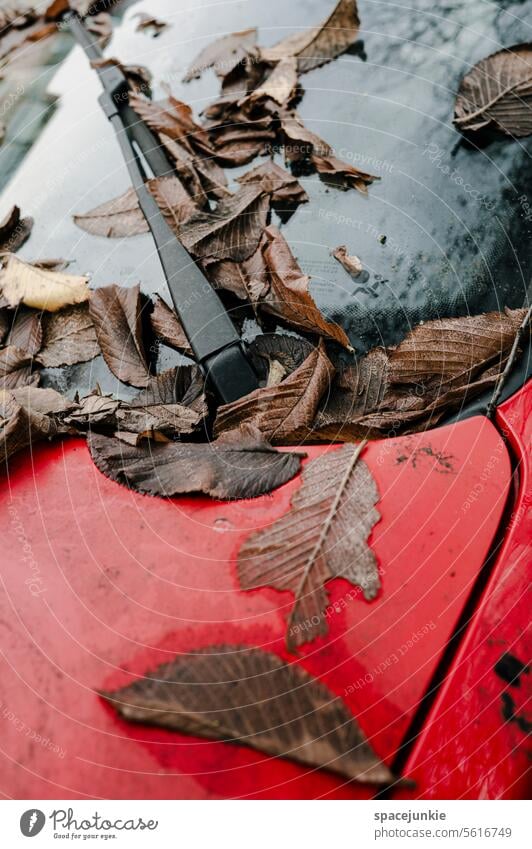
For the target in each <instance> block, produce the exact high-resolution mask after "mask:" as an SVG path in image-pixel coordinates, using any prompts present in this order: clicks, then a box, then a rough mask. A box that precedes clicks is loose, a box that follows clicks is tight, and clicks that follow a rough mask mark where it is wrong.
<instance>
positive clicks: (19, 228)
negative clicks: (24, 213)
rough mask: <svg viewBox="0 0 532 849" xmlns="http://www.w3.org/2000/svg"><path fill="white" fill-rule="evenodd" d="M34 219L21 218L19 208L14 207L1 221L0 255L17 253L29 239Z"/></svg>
mask: <svg viewBox="0 0 532 849" xmlns="http://www.w3.org/2000/svg"><path fill="white" fill-rule="evenodd" d="M32 227H33V218H29V217H27V218H21V217H20V209H19V208H18V206H12V207H11V209H10V210H9V212H8V213H7V215H6V216H5V218H4V219H3V220H2V221H0V253H16V251H18V249H19V248H21V247H22V245H23V244H24V242H25V241H26V239H28V238H29V235H30V233H31V230H32Z"/></svg>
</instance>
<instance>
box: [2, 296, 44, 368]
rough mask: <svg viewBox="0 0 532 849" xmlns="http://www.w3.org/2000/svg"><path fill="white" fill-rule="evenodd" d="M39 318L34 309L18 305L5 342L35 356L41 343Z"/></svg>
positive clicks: (41, 333)
mask: <svg viewBox="0 0 532 849" xmlns="http://www.w3.org/2000/svg"><path fill="white" fill-rule="evenodd" d="M42 337H43V332H42V326H41V318H40V315H39V313H38V312H36V311H35V310H27V309H24V308H23V307H19V308H18V309H17V311H16V313H15V318H14V319H13V324H12V325H11V330H10V331H9V336H8V337H7V341H6V344H7V345H14V346H15V348H20V350H21V351H25V352H26V354H29V355H30V356H35V354H37V353H38V351H39V350H40V348H41V345H42Z"/></svg>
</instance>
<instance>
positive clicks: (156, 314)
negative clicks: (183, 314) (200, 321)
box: [150, 295, 192, 357]
mask: <svg viewBox="0 0 532 849" xmlns="http://www.w3.org/2000/svg"><path fill="white" fill-rule="evenodd" d="M150 324H151V329H152V330H153V333H154V335H155V336H156V337H157V338H158V339H159V340H160V341H161V342H163V343H164V344H165V345H168V346H169V347H170V348H175V350H176V351H182V352H183V354H186V356H187V357H191V356H192V348H191V347H190V342H189V341H188V339H187V337H186V334H185V331H184V330H183V327H182V325H181V322H180V321H179V319H178V317H177V315H176V313H175V311H174V310H173V309H171V307H169V306H168V304H167V303H165V301H163V299H162V298H160V297H159V296H158V295H157V296H156V297H155V301H154V303H153V311H152V313H151V315H150Z"/></svg>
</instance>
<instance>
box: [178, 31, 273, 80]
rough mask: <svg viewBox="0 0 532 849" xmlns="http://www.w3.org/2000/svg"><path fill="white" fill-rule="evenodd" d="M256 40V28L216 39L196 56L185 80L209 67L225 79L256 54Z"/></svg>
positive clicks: (196, 76) (192, 77) (194, 76)
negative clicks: (250, 56)
mask: <svg viewBox="0 0 532 849" xmlns="http://www.w3.org/2000/svg"><path fill="white" fill-rule="evenodd" d="M256 41H257V30H256V29H246V30H242V31H241V32H233V33H231V34H230V35H224V36H223V37H222V38H218V39H216V41H213V42H212V43H211V44H208V45H207V46H206V47H205V48H204V49H203V50H202V51H201V52H200V53H199V54H198V55H197V56H196V58H195V59H194V61H193V62H192V64H191V66H190V68H189V69H188V71H187V72H186V74H185V76H184V77H183V82H190V80H193V79H194V78H198V77H200V76H201V75H202V73H203V71H206V70H207V69H208V68H214V72H215V74H216V75H217V76H218V77H221V78H222V79H223V78H224V77H226V76H227V75H228V74H230V73H231V72H232V71H234V69H235V68H236V66H237V65H239V64H240V63H241V62H243V61H244V60H245V59H246V58H247V57H248V56H249V55H254V52H255V44H256Z"/></svg>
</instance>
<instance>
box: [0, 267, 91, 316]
mask: <svg viewBox="0 0 532 849" xmlns="http://www.w3.org/2000/svg"><path fill="white" fill-rule="evenodd" d="M0 294H2V295H3V297H4V298H5V300H6V301H7V303H8V304H9V306H10V307H16V306H18V305H19V304H25V305H26V306H27V307H34V308H35V309H38V310H46V311H48V312H55V311H56V310H60V309H62V308H63V307H66V306H70V305H72V304H80V303H83V302H84V301H87V300H88V298H89V287H88V285H87V278H86V277H80V276H77V275H74V274H65V273H64V272H61V271H48V270H46V269H42V268H36V267H35V266H34V265H30V264H29V263H26V262H23V261H22V260H21V259H18V257H16V256H14V254H8V255H7V258H5V259H4V260H3V264H2V269H1V270H0Z"/></svg>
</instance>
